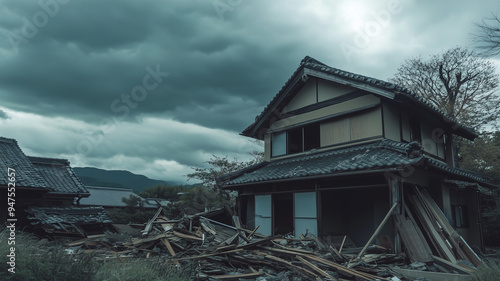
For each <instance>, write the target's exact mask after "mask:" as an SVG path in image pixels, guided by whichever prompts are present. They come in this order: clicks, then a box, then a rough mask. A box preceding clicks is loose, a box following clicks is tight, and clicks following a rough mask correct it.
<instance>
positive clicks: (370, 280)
mask: <svg viewBox="0 0 500 281" xmlns="http://www.w3.org/2000/svg"><path fill="white" fill-rule="evenodd" d="M305 257H306V258H308V259H310V260H314V261H317V262H319V263H322V264H324V265H327V266H329V267H332V268H334V269H335V270H337V271H338V272H339V273H341V274H343V275H347V276H355V277H357V278H358V279H360V280H365V281H375V280H387V281H390V279H387V278H383V277H379V276H375V275H371V274H369V273H365V272H360V271H357V270H354V269H350V268H347V267H345V266H343V265H340V264H338V263H335V262H332V261H329V260H326V259H323V258H320V257H317V256H312V255H309V256H305Z"/></svg>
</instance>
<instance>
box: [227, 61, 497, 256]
mask: <svg viewBox="0 0 500 281" xmlns="http://www.w3.org/2000/svg"><path fill="white" fill-rule="evenodd" d="M241 134H242V135H244V136H248V137H251V138H255V139H259V140H263V141H264V146H265V152H264V158H265V161H264V162H263V163H260V164H257V165H254V166H251V167H247V168H245V169H243V170H241V171H237V172H234V173H230V174H227V175H224V176H222V177H220V178H219V179H218V184H219V185H220V187H221V188H224V189H229V190H236V191H238V206H237V207H238V210H239V215H240V217H241V219H242V220H243V222H244V223H245V224H246V225H247V228H249V229H253V228H254V227H257V226H260V227H259V231H260V232H262V233H264V234H287V233H292V234H294V235H296V236H299V235H300V234H304V233H312V234H315V235H317V236H319V237H321V238H323V239H325V240H326V241H328V240H329V238H331V237H337V236H339V237H343V236H344V235H347V236H349V237H350V238H351V240H352V241H353V242H354V243H355V244H356V245H358V246H363V245H365V243H367V241H368V240H369V238H370V237H371V235H372V234H373V233H374V231H375V229H377V227H378V226H379V224H380V223H381V222H382V221H383V219H384V217H385V216H386V215H387V212H388V211H389V210H390V209H391V206H394V205H395V204H397V208H396V209H395V211H394V212H395V214H397V215H402V216H404V215H408V214H411V212H412V208H413V207H414V206H410V204H408V203H409V202H411V201H413V197H412V196H413V195H412V194H414V193H415V192H419V190H420V191H422V190H425V191H426V192H428V193H429V194H430V195H431V196H432V199H433V200H434V201H435V202H436V203H437V205H438V206H439V208H441V210H442V212H443V213H444V214H445V216H446V217H447V218H448V220H449V221H450V222H451V224H452V225H453V226H454V227H456V230H457V232H458V233H459V234H460V235H462V236H463V237H465V239H466V240H467V241H469V243H470V244H472V245H474V246H477V247H478V248H483V247H484V245H483V239H482V226H481V219H480V207H481V206H480V197H481V196H482V194H485V193H488V190H489V189H490V188H494V187H495V186H494V185H492V184H491V182H489V180H488V179H487V178H484V177H483V176H482V175H479V174H477V173H473V172H471V171H466V170H462V169H459V168H458V167H457V166H456V165H455V163H456V162H457V161H456V159H455V158H456V156H455V154H456V153H455V152H454V145H453V138H454V137H462V138H466V139H469V140H473V139H474V138H476V137H477V135H476V133H475V132H474V131H473V130H472V129H470V128H467V127H465V126H462V125H461V124H458V123H457V122H456V121H455V120H452V119H450V118H448V117H447V116H446V115H445V114H444V113H443V112H442V111H441V110H440V109H439V108H435V107H434V106H432V105H431V104H429V103H428V102H427V101H425V100H422V99H421V98H419V97H418V96H416V95H415V94H413V93H412V92H411V91H409V90H407V89H405V88H402V87H400V86H398V85H394V84H391V83H388V82H385V81H381V80H378V79H374V78H370V77H366V76H362V75H359V74H354V73H350V72H346V71H343V70H340V69H336V68H333V67H330V66H328V65H325V64H324V63H321V62H319V61H318V60H315V59H313V58H311V57H305V58H304V59H303V60H302V61H301V62H300V65H299V67H298V68H297V69H296V70H295V71H294V72H293V74H292V76H291V77H290V78H289V79H288V81H286V82H285V84H284V86H283V87H282V88H281V90H280V91H279V92H278V93H277V94H276V95H274V97H273V98H272V99H271V101H270V102H269V104H268V105H267V106H266V107H265V108H264V110H263V111H262V113H261V114H259V115H258V116H257V117H256V118H255V121H254V122H253V123H252V124H251V125H250V126H248V127H247V128H246V129H245V130H244V131H243V132H242V133H241ZM378 236H385V237H387V239H386V240H387V241H389V242H390V243H389V244H391V245H392V247H393V249H394V250H395V251H396V252H399V251H400V250H401V244H400V243H401V242H400V241H401V240H400V238H399V234H398V232H397V231H396V227H395V224H394V222H391V223H388V224H385V225H384V227H383V228H382V230H381V232H380V233H379V235H378Z"/></svg>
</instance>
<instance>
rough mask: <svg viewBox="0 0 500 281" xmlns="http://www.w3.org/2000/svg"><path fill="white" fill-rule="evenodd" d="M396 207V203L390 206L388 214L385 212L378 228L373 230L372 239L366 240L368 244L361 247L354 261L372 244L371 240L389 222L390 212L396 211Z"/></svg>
mask: <svg viewBox="0 0 500 281" xmlns="http://www.w3.org/2000/svg"><path fill="white" fill-rule="evenodd" d="M397 206H398V203H397V202H396V203H394V205H392V207H391V209H389V212H387V215H385V218H384V219H383V220H382V222H381V223H380V224H379V226H378V227H377V229H376V230H375V232H374V233H373V234H372V237H370V239H368V242H366V245H365V246H364V247H363V249H362V250H361V252H359V254H358V256H357V257H356V258H355V260H357V259H359V258H361V257H362V256H363V255H364V254H365V252H366V250H367V249H368V246H370V244H371V243H372V242H373V240H374V239H375V237H377V235H378V234H379V232H380V230H382V227H384V225H385V223H386V222H387V221H388V220H389V218H390V217H391V214H392V212H394V210H395V209H396V207H397Z"/></svg>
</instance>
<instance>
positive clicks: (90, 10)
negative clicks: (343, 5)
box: [0, 0, 301, 130]
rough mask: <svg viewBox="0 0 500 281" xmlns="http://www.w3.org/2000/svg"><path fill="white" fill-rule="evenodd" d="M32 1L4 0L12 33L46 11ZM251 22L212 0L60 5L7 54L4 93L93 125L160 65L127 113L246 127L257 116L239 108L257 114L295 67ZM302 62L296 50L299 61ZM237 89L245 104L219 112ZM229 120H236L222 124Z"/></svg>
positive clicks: (14, 102)
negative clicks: (230, 15) (221, 11)
mask: <svg viewBox="0 0 500 281" xmlns="http://www.w3.org/2000/svg"><path fill="white" fill-rule="evenodd" d="M49 2H50V1H49ZM52 2H53V3H58V2H56V1H55V0H54V1H52ZM28 3H31V2H8V3H6V5H7V9H6V10H5V11H6V12H4V13H5V14H7V13H8V14H9V15H10V16H9V17H8V18H9V20H4V21H2V22H1V23H2V25H3V29H4V30H8V31H9V33H7V34H6V36H7V37H9V36H10V37H9V38H10V39H12V36H13V35H12V34H17V35H20V36H22V35H23V31H26V30H29V27H27V26H29V25H30V24H32V25H35V21H36V19H35V18H36V17H34V15H36V14H37V13H39V12H40V11H44V10H43V9H42V8H41V6H39V5H38V4H36V3H35V2H33V3H31V4H28ZM52 10H53V11H55V10H56V9H55V8H53V7H52ZM16 16H17V18H16ZM26 19H27V20H28V21H29V22H30V24H27V23H26ZM249 24H250V23H249V22H241V21H237V20H236V19H234V22H231V23H229V22H221V20H220V19H219V18H218V17H217V13H216V11H215V10H214V8H213V6H212V5H211V4H209V3H208V2H204V1H199V2H197V3H196V5H193V4H192V3H190V4H187V3H186V2H184V1H168V2H167V1H164V2H159V1H150V2H137V1H104V2H103V1H71V2H69V3H67V4H59V5H58V9H57V13H54V16H53V17H50V18H49V21H48V23H47V24H46V25H45V26H43V27H40V28H37V33H36V35H35V36H33V38H30V39H29V40H28V41H27V42H22V43H20V44H19V46H17V48H18V50H17V53H11V54H10V55H8V56H6V57H5V58H4V59H3V66H2V67H1V68H0V87H1V88H2V89H3V90H2V91H1V92H0V97H2V98H3V99H4V100H6V101H8V102H7V104H6V105H7V106H9V107H10V108H12V109H15V110H21V111H26V112H32V113H36V114H40V115H45V116H66V117H68V118H75V119H80V120H85V121H88V122H94V123H95V122H99V121H100V120H101V119H102V118H104V117H110V116H111V117H112V116H116V114H117V112H116V111H113V110H111V104H112V103H113V102H114V101H116V100H120V101H121V102H120V104H117V106H118V105H125V102H124V101H122V100H123V98H124V96H122V95H125V96H127V95H129V96H130V95H131V91H132V90H133V88H134V87H135V86H138V85H139V86H140V85H141V83H142V81H143V78H144V77H145V75H148V72H147V71H146V70H145V68H146V67H148V66H149V67H151V68H153V69H154V68H155V67H156V66H159V68H160V70H161V71H162V72H168V73H169V74H170V76H169V77H168V78H165V79H164V81H162V83H160V84H159V86H158V87H156V88H155V89H154V90H152V91H149V92H148V93H147V98H145V99H143V100H142V99H141V100H140V103H138V105H137V106H135V107H134V108H132V107H130V114H129V115H128V116H129V117H133V116H134V115H137V114H151V115H157V114H160V115H161V114H165V115H166V116H169V115H170V116H172V115H175V116H176V118H177V119H178V120H179V121H185V122H195V123H197V122H201V123H202V124H203V125H205V126H208V127H220V128H226V129H232V130H242V129H243V128H244V127H245V126H247V125H248V123H249V120H248V119H247V118H243V117H242V118H238V117H237V118H229V117H231V116H234V115H235V114H239V113H238V110H239V109H240V108H241V107H244V109H242V110H243V111H244V112H243V113H245V114H246V113H248V114H251V115H253V116H254V115H256V114H257V113H259V112H260V110H261V107H262V105H263V104H264V103H265V102H267V100H268V99H269V98H270V96H272V95H274V93H275V92H273V91H277V90H278V89H279V87H280V86H281V85H280V84H281V83H282V81H284V80H285V79H286V78H285V77H286V75H289V74H288V73H291V72H292V71H293V68H289V67H283V65H282V64H283V59H284V58H285V59H286V57H287V56H289V55H288V54H287V50H285V51H283V52H282V53H281V56H280V57H276V56H274V54H272V53H269V52H266V49H265V48H264V47H263V46H262V45H261V43H260V42H259V41H256V40H255V37H254V36H249V35H252V33H247V32H248V29H249V26H248V25H249ZM35 27H36V26H35ZM4 35H5V34H4ZM7 42H8V40H7ZM3 44H4V46H3V47H4V48H6V49H7V50H8V49H9V47H11V48H12V46H9V44H10V43H9V44H7V43H5V42H4V43H3ZM291 49H293V48H291ZM11 50H12V49H11ZM288 52H289V51H288ZM300 59H301V56H296V57H294V61H295V62H294V63H295V65H294V66H293V67H296V66H297V64H298V62H299V61H300ZM285 61H286V60H285ZM277 73H280V74H278V75H277ZM282 73H287V74H286V75H282ZM271 77H278V79H270V78H271ZM278 81H279V82H278ZM270 90H271V92H270ZM236 96H237V97H239V99H240V100H241V101H243V103H242V104H240V105H238V104H236V105H234V104H233V105H234V106H235V110H234V111H231V110H225V111H214V109H217V108H220V107H222V108H227V107H230V106H231V104H230V103H229V102H228V101H232V100H233V99H232V98H231V97H236ZM136 102H137V100H136ZM136 102H134V103H136ZM34 105H36V106H34ZM248 105H251V106H253V107H252V108H248ZM115 108H116V107H115ZM189 111H192V112H194V111H196V112H197V113H196V114H189ZM179 112H182V113H181V114H178V115H177V113H179ZM240 113H241V112H240ZM240 116H241V115H240ZM224 119H225V120H228V119H230V120H231V122H220V121H221V120H224ZM130 120H133V119H130ZM250 121H251V120H250Z"/></svg>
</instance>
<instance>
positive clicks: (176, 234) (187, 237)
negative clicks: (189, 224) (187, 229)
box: [173, 231, 203, 241]
mask: <svg viewBox="0 0 500 281" xmlns="http://www.w3.org/2000/svg"><path fill="white" fill-rule="evenodd" d="M173 233H174V235H175V236H177V237H180V238H184V239H190V240H195V241H203V239H202V238H200V237H198V236H194V235H189V234H184V233H181V232H177V231H174V232H173Z"/></svg>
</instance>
